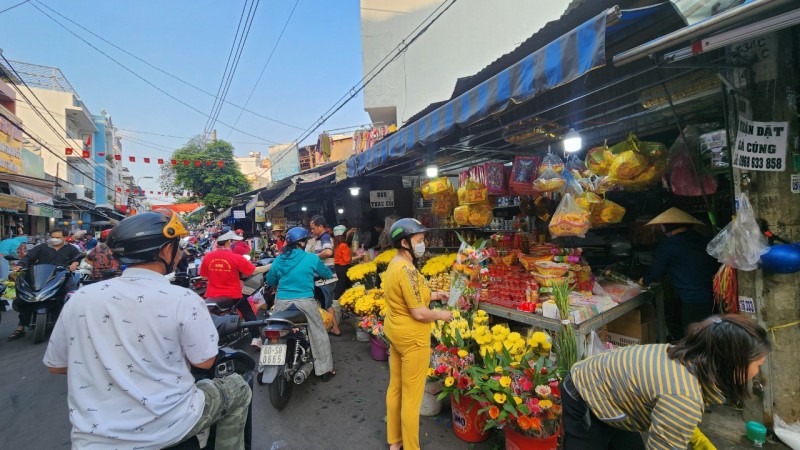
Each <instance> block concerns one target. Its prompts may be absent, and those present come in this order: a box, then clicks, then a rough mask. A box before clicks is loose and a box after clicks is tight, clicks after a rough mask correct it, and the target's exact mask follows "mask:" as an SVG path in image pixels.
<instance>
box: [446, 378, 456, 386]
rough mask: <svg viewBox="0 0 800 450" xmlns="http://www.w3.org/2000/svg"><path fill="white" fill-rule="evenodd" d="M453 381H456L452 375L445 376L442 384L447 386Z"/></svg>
mask: <svg viewBox="0 0 800 450" xmlns="http://www.w3.org/2000/svg"><path fill="white" fill-rule="evenodd" d="M455 382H456V379H455V378H453V377H447V378H445V379H444V385H445V386H447V387H450V386H452V385H453V383H455Z"/></svg>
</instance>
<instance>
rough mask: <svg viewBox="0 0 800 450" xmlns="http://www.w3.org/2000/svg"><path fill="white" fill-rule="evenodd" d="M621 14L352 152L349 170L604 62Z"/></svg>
mask: <svg viewBox="0 0 800 450" xmlns="http://www.w3.org/2000/svg"><path fill="white" fill-rule="evenodd" d="M618 14H619V9H618V8H611V9H609V10H606V11H603V12H602V13H600V14H599V15H597V16H595V17H594V18H592V19H590V20H588V21H586V22H585V23H583V24H582V25H580V26H579V27H577V28H575V29H573V30H572V31H570V32H568V33H567V34H564V35H563V36H561V37H560V38H558V39H556V40H554V41H552V42H550V43H549V44H547V45H546V46H544V47H542V48H540V49H538V50H536V51H534V52H533V53H531V54H530V55H528V56H527V57H525V58H523V59H522V60H520V61H518V62H517V63H516V64H514V65H512V66H510V67H508V68H506V69H505V70H503V71H502V72H500V73H499V74H497V75H495V76H494V77H492V78H490V79H488V80H486V81H484V82H483V83H481V84H480V85H478V86H476V87H474V88H472V89H470V90H468V91H467V92H465V93H463V94H462V95H460V96H459V97H457V98H455V99H453V100H450V101H449V102H447V103H445V104H444V105H442V106H441V107H439V108H437V109H436V110H434V111H433V112H431V113H429V114H428V115H426V116H425V117H423V118H421V119H419V120H417V121H416V122H414V123H412V124H410V125H408V126H405V127H403V128H401V129H400V130H399V131H398V132H396V133H394V134H393V135H391V136H389V137H387V138H385V139H383V140H382V141H381V142H379V143H378V144H376V145H375V146H373V147H372V148H369V149H367V150H365V151H364V152H362V153H360V154H358V155H355V156H352V157H350V159H348V160H347V175H348V176H349V177H355V176H358V175H361V174H363V173H365V172H366V171H368V170H372V169H374V168H376V167H378V166H380V165H381V164H383V163H384V162H386V161H387V160H389V159H392V158H397V157H400V156H403V155H405V154H406V153H407V152H408V151H409V150H411V149H412V148H414V147H415V146H417V145H425V144H428V143H431V142H434V141H436V140H438V139H441V138H442V137H444V136H446V135H448V134H449V133H451V132H452V131H453V130H454V129H455V127H457V126H466V125H469V124H471V123H473V122H476V121H478V120H480V119H483V118H486V117H488V116H489V115H491V114H494V113H497V112H499V111H502V110H503V109H505V108H506V107H507V106H508V105H509V104H512V103H521V102H524V101H526V100H529V99H531V98H533V97H535V96H536V95H539V94H541V93H543V92H545V91H548V90H551V89H553V88H555V87H558V86H561V85H563V84H566V83H569V82H571V81H573V80H575V79H577V78H579V77H580V76H582V75H584V74H586V73H587V72H589V71H591V70H592V69H595V68H598V67H602V66H603V65H605V61H606V53H605V37H606V27H607V25H608V20H609V19H611V18H614V19H616V16H617V15H618Z"/></svg>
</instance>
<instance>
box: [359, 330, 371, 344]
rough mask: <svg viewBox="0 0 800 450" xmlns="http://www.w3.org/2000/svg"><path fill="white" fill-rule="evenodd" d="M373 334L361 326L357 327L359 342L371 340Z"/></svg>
mask: <svg viewBox="0 0 800 450" xmlns="http://www.w3.org/2000/svg"><path fill="white" fill-rule="evenodd" d="M370 337H371V335H370V334H369V333H367V332H366V331H364V330H362V329H361V328H356V340H357V341H358V342H369V339H370Z"/></svg>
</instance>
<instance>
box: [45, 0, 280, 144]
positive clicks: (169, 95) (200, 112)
mask: <svg viewBox="0 0 800 450" xmlns="http://www.w3.org/2000/svg"><path fill="white" fill-rule="evenodd" d="M31 6H33V7H34V8H36V9H37V10H39V11H40V12H41V13H42V14H44V15H46V16H47V17H49V18H50V19H51V20H53V21H54V22H56V24H58V25H59V26H60V27H62V28H63V29H64V30H66V31H67V32H68V33H70V34H71V35H73V36H75V37H76V38H78V39H79V40H81V41H82V42H83V43H85V44H86V45H88V46H89V47H91V48H93V49H94V50H95V51H97V52H98V53H100V54H101V55H103V56H105V57H106V58H108V59H110V60H111V61H112V62H114V63H115V64H117V65H118V66H120V67H122V68H123V69H125V70H126V71H127V72H129V73H130V74H131V75H133V76H135V77H136V78H138V79H140V80H142V81H143V82H145V83H146V84H147V85H149V86H150V87H152V88H153V89H155V90H157V91H159V92H161V93H162V94H164V95H166V96H167V97H169V98H171V99H172V100H174V101H176V102H178V103H180V104H181V105H183V106H185V107H187V108H189V109H191V110H192V111H194V112H196V113H198V114H200V115H202V116H204V117H209V115H208V114H206V113H204V112H203V111H201V110H199V109H197V108H195V107H194V106H192V105H190V104H188V103H186V102H184V101H183V100H181V99H179V98H177V97H175V96H174V95H172V94H170V93H169V92H167V91H165V90H164V89H162V88H160V87H159V86H157V85H156V84H155V83H153V82H152V81H150V80H148V79H147V78H145V77H143V76H142V75H139V74H138V73H137V72H135V71H134V70H133V69H131V68H129V67H128V66H126V65H124V64H122V63H121V62H119V61H118V60H116V59H115V58H114V57H112V56H111V55H109V54H108V53H106V52H104V51H103V50H100V49H99V48H98V47H97V46H95V45H94V44H92V43H91V42H89V41H87V40H86V39H84V38H83V37H81V36H79V35H78V34H76V33H75V32H74V31H72V30H71V29H69V27H67V26H66V25H64V24H62V23H61V22H59V21H58V20H56V19H55V18H54V17H53V16H51V15H49V14H47V13H46V12H45V11H43V10H42V9H41V8H39V7H38V6H36V4H34V3H31ZM217 122H219V123H221V124H222V125H224V126H226V127H229V128H232V129H234V130H236V131H238V132H239V133H242V134H244V135H247V136H250V137H254V138H256V139H259V140H262V141H265V142H269V143H271V144H276V145H277V144H279V143H278V142H275V141H273V140H270V139H267V138H264V137H261V136H257V135H255V134H252V133H248V132H246V131H243V130H240V129H238V128H234V127H232V126H231V125H229V124H227V123H225V122H223V121H221V120H217Z"/></svg>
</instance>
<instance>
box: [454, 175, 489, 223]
mask: <svg viewBox="0 0 800 450" xmlns="http://www.w3.org/2000/svg"><path fill="white" fill-rule="evenodd" d="M458 204H459V206H458V207H457V208H456V209H455V210H454V211H453V218H454V219H455V221H456V223H457V224H458V225H459V226H467V225H471V226H473V227H485V226H486V225H489V223H491V221H492V207H491V205H489V190H488V189H487V188H486V186H485V185H483V184H481V183H479V182H477V181H475V180H474V179H472V178H471V177H469V178H467V180H466V181H465V182H464V183H463V184H462V185H461V187H459V188H458Z"/></svg>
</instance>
